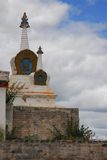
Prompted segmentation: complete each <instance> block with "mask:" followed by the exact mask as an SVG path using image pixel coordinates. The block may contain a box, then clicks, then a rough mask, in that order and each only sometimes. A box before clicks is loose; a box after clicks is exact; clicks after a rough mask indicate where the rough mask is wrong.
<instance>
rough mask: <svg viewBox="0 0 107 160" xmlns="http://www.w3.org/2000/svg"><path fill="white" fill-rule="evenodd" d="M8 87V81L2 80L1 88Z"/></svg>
mask: <svg viewBox="0 0 107 160" xmlns="http://www.w3.org/2000/svg"><path fill="white" fill-rule="evenodd" d="M7 87H8V82H7V81H1V80H0V88H7Z"/></svg>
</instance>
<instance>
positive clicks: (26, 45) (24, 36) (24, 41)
mask: <svg viewBox="0 0 107 160" xmlns="http://www.w3.org/2000/svg"><path fill="white" fill-rule="evenodd" d="M29 27H30V25H29V23H28V18H27V15H26V12H24V14H23V17H22V22H21V24H20V28H22V36H21V45H20V50H25V49H29V42H28V36H27V28H29Z"/></svg>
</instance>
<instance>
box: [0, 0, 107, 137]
mask: <svg viewBox="0 0 107 160" xmlns="http://www.w3.org/2000/svg"><path fill="white" fill-rule="evenodd" d="M0 2H1V6H0V7H1V10H0V13H1V14H0V18H1V25H0V42H1V43H0V68H1V70H2V69H3V70H9V66H10V64H9V61H10V59H11V57H13V56H15V55H16V53H17V52H18V51H19V48H20V37H21V29H20V28H19V27H18V26H19V25H20V21H21V19H20V18H21V17H22V14H23V12H25V11H26V12H27V15H28V18H29V23H30V26H31V28H30V29H29V30H28V35H29V42H30V49H31V50H33V51H35V52H36V51H37V49H38V46H39V45H41V46H42V48H43V51H44V55H43V64H44V68H45V69H46V70H47V72H48V73H49V74H50V76H51V81H50V85H51V86H52V87H53V88H54V90H55V92H56V94H58V98H57V104H61V105H63V106H66V107H79V109H80V110H81V112H80V113H82V114H80V119H81V121H82V122H83V121H84V120H85V121H86V125H88V126H91V127H92V128H95V129H94V130H95V131H97V135H98V136H100V137H101V135H102V136H104V134H105V130H107V127H106V124H105V123H104V124H103V122H104V121H106V116H105V117H104V118H103V119H102V120H101V119H100V120H101V121H100V120H99V119H98V117H101V116H103V112H107V107H106V106H107V100H106V99H107V98H106V95H107V74H106V68H107V39H104V38H103V36H101V32H102V31H103V30H105V29H107V24H106V23H104V24H102V23H100V24H97V23H85V22H81V21H80V22H79V21H76V22H75V21H73V20H72V21H71V20H70V19H69V11H71V13H72V14H73V11H74V9H73V7H74V6H71V8H70V6H69V5H68V4H66V3H63V2H61V1H58V0H35V1H30V0H23V1H21V0H19V1H17V0H8V3H5V2H2V1H0ZM93 111H94V112H93ZM93 113H94V114H93ZM85 115H86V116H85ZM93 115H95V116H96V117H97V118H96V119H94V116H93ZM104 115H106V113H105V114H104ZM92 119H93V120H92ZM94 120H95V121H94Z"/></svg>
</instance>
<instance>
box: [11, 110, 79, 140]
mask: <svg viewBox="0 0 107 160" xmlns="http://www.w3.org/2000/svg"><path fill="white" fill-rule="evenodd" d="M68 118H69V119H71V118H72V120H73V122H74V123H76V124H77V126H78V125H79V111H78V109H76V108H74V109H73V108H72V109H71V108H42V107H40V108H37V107H35V108H33V107H14V109H13V127H14V128H16V130H17V132H16V134H17V137H25V136H27V135H34V134H36V135H37V136H38V139H42V140H46V139H52V137H53V135H52V133H51V130H53V126H56V127H57V128H58V129H60V130H61V132H62V133H64V132H65V128H66V123H67V120H68Z"/></svg>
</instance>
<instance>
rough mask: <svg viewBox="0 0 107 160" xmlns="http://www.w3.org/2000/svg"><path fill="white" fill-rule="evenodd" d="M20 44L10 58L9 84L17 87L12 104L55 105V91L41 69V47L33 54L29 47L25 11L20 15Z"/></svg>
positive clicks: (28, 105)
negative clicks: (18, 49) (10, 72)
mask: <svg viewBox="0 0 107 160" xmlns="http://www.w3.org/2000/svg"><path fill="white" fill-rule="evenodd" d="M20 27H21V28H22V37H21V46H20V51H19V53H18V54H17V55H16V56H15V57H13V58H12V59H11V70H12V75H11V76H10V80H9V86H12V85H13V86H14V87H15V88H17V95H16V98H15V100H14V104H13V105H14V106H26V107H30V106H31V107H56V106H55V97H56V95H55V93H54V92H53V90H52V89H51V88H50V86H49V76H48V75H47V73H46V72H45V71H44V70H43V66H42V54H43V51H42V49H41V47H39V50H38V51H37V54H35V53H34V52H33V51H31V50H30V49H29V42H28V36H27V28H29V27H30V26H29V23H28V18H27V16H26V13H24V15H23V17H22V22H21V25H20Z"/></svg>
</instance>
